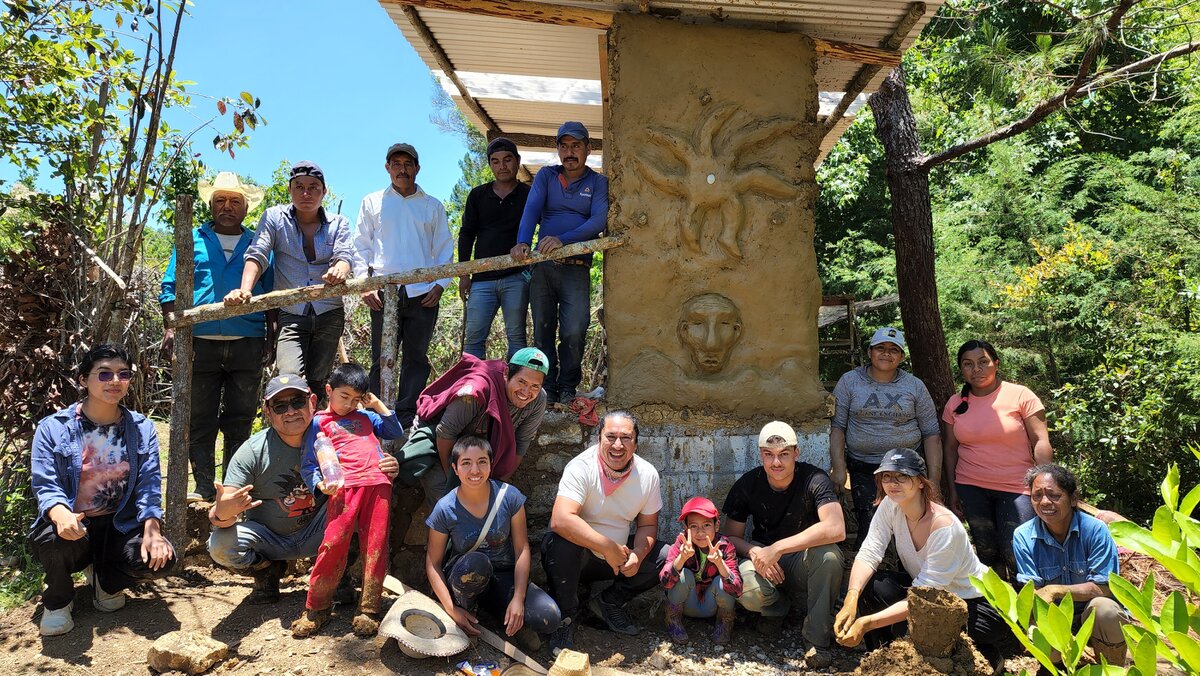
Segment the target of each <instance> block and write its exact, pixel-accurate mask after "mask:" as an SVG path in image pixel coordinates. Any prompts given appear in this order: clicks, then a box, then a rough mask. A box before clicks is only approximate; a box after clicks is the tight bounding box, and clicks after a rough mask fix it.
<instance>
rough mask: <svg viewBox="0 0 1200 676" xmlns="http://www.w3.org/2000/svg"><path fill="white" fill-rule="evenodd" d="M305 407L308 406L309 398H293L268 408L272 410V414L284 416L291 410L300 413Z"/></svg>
mask: <svg viewBox="0 0 1200 676" xmlns="http://www.w3.org/2000/svg"><path fill="white" fill-rule="evenodd" d="M305 406H308V397H293V398H291V399H288V400H287V401H280V402H276V403H274V404H271V405H269V406H268V407H267V408H269V409H271V412H272V413H274V414H275V415H283V414H284V413H287V412H288V410H289V409H291V410H293V411H299V410H300V409H302V408H304V407H305Z"/></svg>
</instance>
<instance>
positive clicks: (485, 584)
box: [444, 552, 561, 634]
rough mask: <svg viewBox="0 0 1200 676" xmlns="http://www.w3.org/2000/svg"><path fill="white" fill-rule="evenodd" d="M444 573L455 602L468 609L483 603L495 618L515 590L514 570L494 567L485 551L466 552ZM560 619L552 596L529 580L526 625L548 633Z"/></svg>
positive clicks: (472, 610) (502, 615) (526, 593)
mask: <svg viewBox="0 0 1200 676" xmlns="http://www.w3.org/2000/svg"><path fill="white" fill-rule="evenodd" d="M444 574H445V576H446V585H447V586H448V587H450V595H451V596H453V597H454V605H456V606H458V607H460V608H465V609H466V610H467V611H469V612H474V610H475V606H476V605H482V606H483V607H484V609H486V610H487V611H488V612H489V613H491V614H492V615H494V616H495V617H498V618H500V619H501V620H503V619H504V611H505V609H507V608H508V604H509V602H511V601H512V598H513V594H514V593H516V581H515V578H514V577H513V571H511V570H494V569H493V568H492V561H491V559H489V558H488V557H487V554H484V553H483V552H467V553H466V554H463V555H462V556H461V557H459V558H458V560H457V561H455V562H454V565H453V566H452V567H451V568H450V570H448V571H444ZM560 619H561V616H560V614H559V612H558V604H556V603H555V602H554V599H552V598H550V595H549V594H547V593H546V592H544V591H542V589H541V588H540V587H538V586H537V585H536V584H534V583H532V582H530V583H529V586H528V587H526V589H525V626H526V627H529V628H530V629H532V630H534V631H536V632H537V633H539V634H549V633H550V632H552V631H554V630H555V629H558V623H559V620H560Z"/></svg>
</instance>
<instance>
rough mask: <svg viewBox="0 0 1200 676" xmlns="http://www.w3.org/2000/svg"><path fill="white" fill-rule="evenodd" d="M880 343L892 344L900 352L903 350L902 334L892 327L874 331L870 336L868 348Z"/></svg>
mask: <svg viewBox="0 0 1200 676" xmlns="http://www.w3.org/2000/svg"><path fill="white" fill-rule="evenodd" d="M880 343H894V344H895V345H896V346H897V347H899V348H900V349H901V350H903V349H905V348H904V332H903V331H901V330H900V329H897V328H895V327H892V326H883V327H880V328H879V329H878V330H877V331H875V335H873V336H871V344H870V345H869V346H868V347H875V346H876V345H879V344H880Z"/></svg>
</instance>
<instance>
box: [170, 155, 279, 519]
mask: <svg viewBox="0 0 1200 676" xmlns="http://www.w3.org/2000/svg"><path fill="white" fill-rule="evenodd" d="M198 192H199V193H200V198H201V199H203V200H204V201H205V202H207V203H208V205H209V208H210V209H211V210H212V220H211V221H208V222H207V223H204V224H203V225H201V226H200V227H199V228H196V229H195V230H193V231H192V242H193V253H192V260H193V267H194V269H195V274H194V276H193V278H194V280H195V283H194V287H193V294H192V305H193V306H195V305H205V304H208V303H219V302H221V299H222V298H224V297H225V294H227V293H229V292H230V291H232V290H234V289H237V288H239V287H240V286H241V283H242V271H243V268H244V267H245V264H246V261H245V256H244V254H245V253H246V249H248V248H250V243H251V242H252V241H253V240H254V233H252V232H251V231H249V230H247V229H246V228H245V227H243V226H242V221H244V220H245V219H246V213H247V212H248V211H249V210H251V209H253V208H254V207H255V206H257V205H258V203H259V202H261V201H262V199H263V190H262V188H259V187H257V186H252V185H248V184H246V183H243V182H242V179H241V178H239V177H238V175H237V174H235V173H233V172H229V171H222V172H221V173H219V174H217V176H216V178H214V179H213V180H212V181H200V185H199V186H198ZM273 286H274V270H273V267H272V266H271V265H268V266H267V268H266V270H265V271H264V272H263V274H262V276H261V277H259V279H258V282H256V283H255V285H254V290H253V293H254V295H256V296H257V295H259V294H263V293H266V292H268V291H270V290H271V289H272V288H273ZM158 301H159V303H160V304H161V305H162V312H163V324H164V325H165V324H166V316H167V315H168V314H169V313H171V312H174V311H175V252H174V251H172V252H171V262H170V263H169V264H168V265H167V271H166V272H165V273H164V274H163V280H162V293H161V294H159V296H158ZM278 316H279V311H278V310H269V311H267V312H266V313H263V312H251V313H249V314H244V315H239V316H237V317H230V318H228V319H219V320H214V321H210V322H201V323H199V324H196V326H195V327H194V328H193V329H192V354H193V355H194V356H193V358H192V390H191V398H192V417H191V423H190V426H191V432H190V435H189V444H188V459H189V460H190V461H191V464H192V477H193V478H194V479H195V480H196V492H195V493H190V494H188V500H189V501H195V500H204V501H207V502H211V501H212V500H213V499H214V496H215V495H216V493H215V492H214V490H215V489H214V488H213V479H215V478H216V466H215V463H216V461H215V458H214V454H215V452H216V445H217V432H218V431H220V432H221V434H222V435H223V436H224V439H225V449H224V451H223V453H222V458H223V459H222V462H221V466H222V467H223V468H225V469H228V467H229V461H230V459H231V458H232V457H233V452H234V451H236V450H237V449H238V447H239V446H241V445H242V442H244V441H245V440H246V439H248V438H249V437H250V425H251V423H252V422H253V421H254V417H255V415H257V413H258V404H259V398H258V392H259V385H261V384H262V369H263V364H264V363H267V364H269V363H270V362H272V361H274V359H275V327H276V325H277V321H278V320H277V318H278ZM174 342H175V331H174V330H173V329H171V328H169V327H168V328H165V329H164V330H163V342H162V349H163V351H164V352H165V353H166V354H167V355H168V356H169V355H170V354H171V350H172V349H174V347H173V346H174Z"/></svg>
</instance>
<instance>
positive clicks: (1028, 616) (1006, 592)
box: [971, 568, 1123, 676]
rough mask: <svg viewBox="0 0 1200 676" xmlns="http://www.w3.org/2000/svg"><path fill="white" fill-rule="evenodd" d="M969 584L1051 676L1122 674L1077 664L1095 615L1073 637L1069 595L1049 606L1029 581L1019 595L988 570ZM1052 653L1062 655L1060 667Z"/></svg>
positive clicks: (1104, 667) (1110, 668)
mask: <svg viewBox="0 0 1200 676" xmlns="http://www.w3.org/2000/svg"><path fill="white" fill-rule="evenodd" d="M971 584H972V585H974V586H975V588H976V589H978V590H979V591H980V593H982V594H983V597H984V598H985V599H987V602H988V603H989V604H991V605H992V607H993V608H995V609H996V610H997V611H998V612H999V614H1000V616H1001V617H1003V618H1004V622H1005V623H1006V624H1007V625H1008V628H1009V629H1010V630H1012V632H1013V635H1015V636H1016V637H1017V639H1018V640H1020V641H1021V645H1023V646H1025V649H1026V650H1028V651H1029V654H1031V655H1033V656H1034V657H1035V658H1037V661H1038V662H1039V663H1041V665H1042V667H1043V668H1044V669H1045V670H1046V671H1047V672H1048V673H1050V674H1053V675H1054V676H1057V674H1063V673H1065V674H1086V675H1088V676H1100V675H1101V674H1108V673H1115V674H1120V673H1123V670H1122V669H1119V668H1117V667H1113V666H1109V665H1108V664H1107V662H1103V661H1102V663H1101V664H1088V665H1083V664H1081V663H1080V662H1081V660H1082V658H1083V650H1084V648H1086V647H1087V644H1088V640H1089V639H1091V637H1092V623H1093V621H1094V619H1095V615H1088V617H1087V619H1086V620H1084V621H1083V624H1082V625H1081V626H1080V627H1079V631H1078V632H1076V633H1074V634H1072V633H1071V621H1072V619H1074V616H1075V605H1074V603H1073V601H1072V599H1071V595H1070V594H1066V595H1064V596H1063V597H1062V599H1061V600H1059V602H1058V603H1048V602H1046V601H1045V600H1044V599H1042V597H1040V596H1038V595H1037V594H1035V593H1034V586H1033V583H1032V582H1026V583H1025V586H1024V587H1022V588H1021V591H1020V592H1019V593H1018V592H1017V591H1015V590H1014V589H1013V587H1012V585H1010V584H1009V583H1008V582H1006V581H1005V580H1004V579H1003V578H1001V577H1000V576H999V575H997V574H996V571H994V570H992V569H991V568H988V569H987V572H985V573H984V574H983V577H982V578H978V577H972V578H971ZM1054 652H1057V653H1058V654H1059V655H1060V656H1061V661H1062V663H1061V664H1055V663H1054V660H1052V659H1051V655H1052V654H1053V653H1054Z"/></svg>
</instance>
